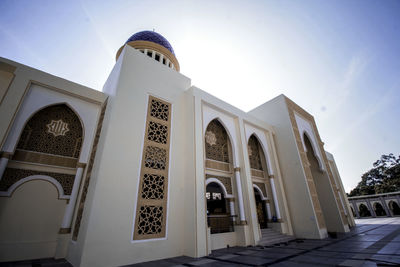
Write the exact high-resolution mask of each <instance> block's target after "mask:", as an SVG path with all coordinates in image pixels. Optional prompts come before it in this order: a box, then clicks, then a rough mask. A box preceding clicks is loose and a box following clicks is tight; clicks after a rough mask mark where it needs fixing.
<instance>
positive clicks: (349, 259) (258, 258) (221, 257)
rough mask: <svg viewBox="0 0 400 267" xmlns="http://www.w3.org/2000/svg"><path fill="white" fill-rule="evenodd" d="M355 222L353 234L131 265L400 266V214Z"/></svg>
mask: <svg viewBox="0 0 400 267" xmlns="http://www.w3.org/2000/svg"><path fill="white" fill-rule="evenodd" d="M356 223H357V227H355V228H354V229H353V230H352V231H351V232H350V233H348V234H346V235H342V236H338V237H337V238H336V239H333V238H329V239H325V240H296V241H293V242H290V243H289V244H288V245H281V246H275V247H233V248H229V249H219V250H215V251H213V253H212V254H211V255H210V256H208V257H203V258H200V259H194V258H190V257H185V256H182V257H176V258H170V259H164V260H159V261H151V262H146V263H139V264H133V265H128V266H135V267H141V266H144V267H153V266H154V267H163V266H202V267H209V266H276V267H278V266H279V267H280V266H282V267H283V266H400V217H396V218H376V219H360V220H356ZM126 267H127V266H126Z"/></svg>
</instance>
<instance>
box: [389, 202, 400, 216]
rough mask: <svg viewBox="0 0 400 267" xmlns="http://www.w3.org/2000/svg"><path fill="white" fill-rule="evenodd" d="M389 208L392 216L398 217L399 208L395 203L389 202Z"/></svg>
mask: <svg viewBox="0 0 400 267" xmlns="http://www.w3.org/2000/svg"><path fill="white" fill-rule="evenodd" d="M389 208H390V211H391V212H392V214H393V215H400V207H399V205H398V204H397V203H396V201H393V200H391V201H390V202H389Z"/></svg>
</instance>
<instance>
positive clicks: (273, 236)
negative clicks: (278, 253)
mask: <svg viewBox="0 0 400 267" xmlns="http://www.w3.org/2000/svg"><path fill="white" fill-rule="evenodd" d="M261 235H262V236H261V239H260V241H259V242H258V244H259V245H261V246H272V245H275V244H279V243H286V242H289V241H291V240H294V239H295V238H294V237H293V236H290V235H284V234H281V233H278V232H276V231H274V230H272V229H270V228H266V229H261Z"/></svg>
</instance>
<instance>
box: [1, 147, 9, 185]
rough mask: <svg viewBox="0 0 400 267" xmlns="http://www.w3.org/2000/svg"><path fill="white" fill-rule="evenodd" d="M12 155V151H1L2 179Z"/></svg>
mask: <svg viewBox="0 0 400 267" xmlns="http://www.w3.org/2000/svg"><path fill="white" fill-rule="evenodd" d="M11 157H12V153H10V152H1V153H0V181H1V178H2V177H3V174H4V171H5V170H6V167H7V164H8V160H9V159H10V158H11Z"/></svg>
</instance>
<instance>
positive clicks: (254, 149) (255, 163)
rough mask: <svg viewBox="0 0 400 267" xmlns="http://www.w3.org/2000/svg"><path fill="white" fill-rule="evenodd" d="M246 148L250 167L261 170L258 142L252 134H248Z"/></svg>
mask: <svg viewBox="0 0 400 267" xmlns="http://www.w3.org/2000/svg"><path fill="white" fill-rule="evenodd" d="M247 148H248V151H249V160H250V168H252V169H256V170H262V169H263V168H262V164H261V157H260V144H259V142H258V140H257V138H256V137H255V136H254V135H252V136H250V138H249V143H248V146H247Z"/></svg>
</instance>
